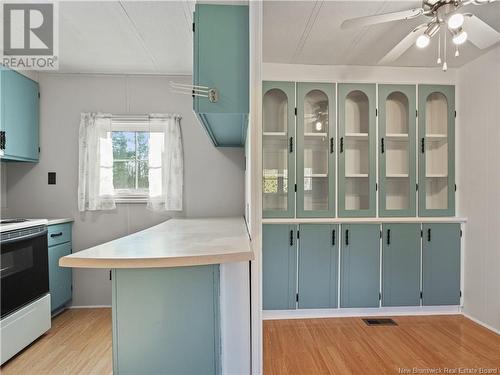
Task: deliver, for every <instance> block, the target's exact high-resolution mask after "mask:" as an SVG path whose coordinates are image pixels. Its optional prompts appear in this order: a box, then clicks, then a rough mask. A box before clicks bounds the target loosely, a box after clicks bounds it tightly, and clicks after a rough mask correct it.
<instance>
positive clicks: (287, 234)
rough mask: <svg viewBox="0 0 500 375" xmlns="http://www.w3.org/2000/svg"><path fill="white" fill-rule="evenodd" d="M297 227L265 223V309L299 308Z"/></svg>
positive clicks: (263, 244) (263, 257)
mask: <svg viewBox="0 0 500 375" xmlns="http://www.w3.org/2000/svg"><path fill="white" fill-rule="evenodd" d="M296 267H297V241H296V226H295V225H281V224H264V225H263V226H262V283H263V286H262V289H263V307H264V310H287V309H295V294H296V285H297V284H296V279H297V271H296Z"/></svg>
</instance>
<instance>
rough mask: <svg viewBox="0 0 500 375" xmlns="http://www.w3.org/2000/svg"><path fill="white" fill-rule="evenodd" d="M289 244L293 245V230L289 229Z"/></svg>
mask: <svg viewBox="0 0 500 375" xmlns="http://www.w3.org/2000/svg"><path fill="white" fill-rule="evenodd" d="M290 246H293V230H291V231H290Z"/></svg>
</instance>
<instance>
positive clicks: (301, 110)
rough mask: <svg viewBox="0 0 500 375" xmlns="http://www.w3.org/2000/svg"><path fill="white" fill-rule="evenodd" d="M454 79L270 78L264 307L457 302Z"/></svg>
mask: <svg viewBox="0 0 500 375" xmlns="http://www.w3.org/2000/svg"><path fill="white" fill-rule="evenodd" d="M454 103H455V97H454V87H453V86H440V85H407V84H404V85H403V84H401V85H399V84H375V83H373V84H370V83H333V82H331V83H327V82H323V83H311V82H267V81H266V82H263V107H262V113H263V118H262V146H263V155H262V158H263V171H262V172H263V175H262V181H263V186H262V194H263V200H262V202H263V232H262V233H263V237H262V238H263V240H262V245H263V309H264V310H295V309H328V308H330V309H332V308H333V309H335V308H340V309H342V308H379V307H404V306H413V307H422V306H458V305H460V301H461V277H460V273H461V267H460V262H461V260H460V259H461V233H462V230H461V223H462V222H463V221H464V220H463V219H460V218H456V217H455V207H454V205H455V190H456V189H455V175H454V168H455V165H454V127H455V104H454Z"/></svg>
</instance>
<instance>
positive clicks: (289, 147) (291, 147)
mask: <svg viewBox="0 0 500 375" xmlns="http://www.w3.org/2000/svg"><path fill="white" fill-rule="evenodd" d="M288 149H289V150H290V153H292V152H293V137H290V143H289V145H288Z"/></svg>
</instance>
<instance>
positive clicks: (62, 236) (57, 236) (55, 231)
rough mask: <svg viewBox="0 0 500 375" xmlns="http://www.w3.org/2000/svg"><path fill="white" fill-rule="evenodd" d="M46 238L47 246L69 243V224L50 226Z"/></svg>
mask: <svg viewBox="0 0 500 375" xmlns="http://www.w3.org/2000/svg"><path fill="white" fill-rule="evenodd" d="M47 238H48V240H49V246H54V245H57V244H60V243H65V242H69V241H71V223H65V224H57V225H50V226H49V228H48V235H47Z"/></svg>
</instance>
